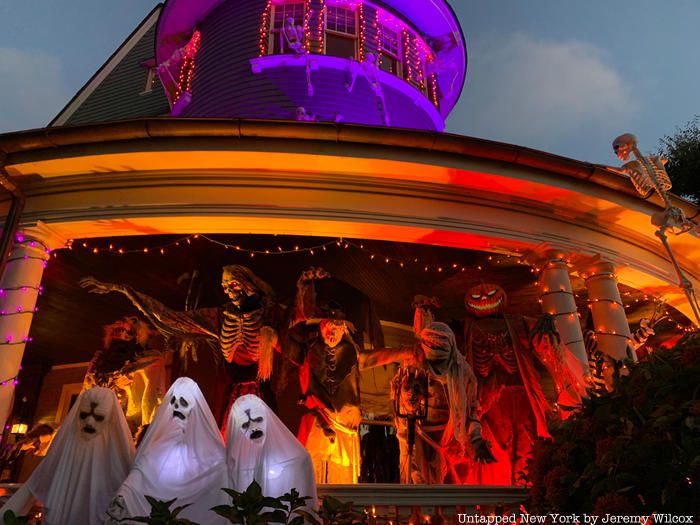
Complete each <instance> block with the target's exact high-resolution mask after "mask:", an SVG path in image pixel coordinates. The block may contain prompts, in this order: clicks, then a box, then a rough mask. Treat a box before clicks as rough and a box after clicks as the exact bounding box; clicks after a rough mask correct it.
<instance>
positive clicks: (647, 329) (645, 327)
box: [639, 317, 656, 337]
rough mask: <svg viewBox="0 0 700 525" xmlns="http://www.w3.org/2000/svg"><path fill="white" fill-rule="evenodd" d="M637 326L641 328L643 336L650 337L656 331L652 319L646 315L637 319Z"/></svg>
mask: <svg viewBox="0 0 700 525" xmlns="http://www.w3.org/2000/svg"><path fill="white" fill-rule="evenodd" d="M639 328H640V329H641V330H642V332H643V334H644V336H645V337H650V336H652V335H654V334H655V333H656V332H655V331H654V327H653V325H652V321H651V319H649V318H648V317H642V318H641V319H640V320H639Z"/></svg>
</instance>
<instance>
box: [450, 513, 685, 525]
mask: <svg viewBox="0 0 700 525" xmlns="http://www.w3.org/2000/svg"><path fill="white" fill-rule="evenodd" d="M457 517H458V519H459V523H466V524H471V523H474V524H488V525H503V524H509V523H535V524H537V523H543V524H544V523H556V524H560V523H561V524H566V523H570V524H572V525H574V524H576V525H581V524H590V525H597V524H605V525H607V524H611V523H613V524H617V523H630V524H637V523H638V524H641V525H652V524H675V523H693V516H683V515H675V514H651V515H646V516H644V515H620V516H618V515H614V514H605V515H604V516H595V515H592V514H556V513H550V514H506V515H504V516H484V515H481V514H457Z"/></svg>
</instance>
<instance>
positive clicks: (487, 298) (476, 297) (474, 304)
mask: <svg viewBox="0 0 700 525" xmlns="http://www.w3.org/2000/svg"><path fill="white" fill-rule="evenodd" d="M505 306H506V292H505V291H504V290H503V288H501V287H500V286H498V285H497V284H487V283H482V284H478V285H476V286H474V287H472V288H470V289H469V290H468V291H467V295H466V296H465V297H464V307H465V308H466V309H467V311H468V312H469V313H471V314H472V315H474V316H476V317H487V316H489V315H495V314H497V313H500V312H502V311H503V309H504V308H505Z"/></svg>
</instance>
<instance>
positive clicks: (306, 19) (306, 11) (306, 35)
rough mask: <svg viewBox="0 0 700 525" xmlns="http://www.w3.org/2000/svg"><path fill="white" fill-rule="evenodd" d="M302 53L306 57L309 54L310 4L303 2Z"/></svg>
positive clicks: (306, 0) (307, 1)
mask: <svg viewBox="0 0 700 525" xmlns="http://www.w3.org/2000/svg"><path fill="white" fill-rule="evenodd" d="M302 30H303V31H304V51H306V54H307V55H308V54H309V53H310V52H311V2H310V1H309V0H304V24H303V27H302Z"/></svg>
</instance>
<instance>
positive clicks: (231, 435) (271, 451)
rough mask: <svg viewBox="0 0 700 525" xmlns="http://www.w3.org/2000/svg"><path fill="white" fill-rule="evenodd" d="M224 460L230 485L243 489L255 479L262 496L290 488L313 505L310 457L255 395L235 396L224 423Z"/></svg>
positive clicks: (307, 503) (314, 492) (275, 496)
mask: <svg viewBox="0 0 700 525" xmlns="http://www.w3.org/2000/svg"><path fill="white" fill-rule="evenodd" d="M226 462H227V464H228V472H229V478H230V480H231V487H232V488H233V489H234V490H237V491H239V492H245V490H246V489H247V488H248V486H249V485H250V484H251V483H252V482H253V480H255V481H257V482H258V484H259V485H260V487H261V489H262V493H263V495H264V496H268V497H271V498H278V497H280V496H283V495H284V494H285V493H287V492H291V490H292V489H296V490H297V492H298V493H299V495H300V496H301V497H308V498H309V499H308V500H306V505H305V510H306V511H307V512H310V511H312V509H315V508H317V498H316V480H315V478H314V469H313V464H312V463H311V457H310V456H309V453H308V452H307V451H306V449H305V448H304V446H303V445H302V444H301V443H299V441H298V440H297V438H296V437H294V434H292V433H291V432H290V431H289V429H288V428H287V427H286V426H285V425H284V423H282V421H280V419H279V418H278V417H277V416H276V415H275V414H274V412H272V410H270V407H268V406H267V405H266V404H265V402H264V401H263V400H262V399H260V398H259V397H257V396H254V395H246V396H243V397H239V398H238V399H237V400H236V402H235V403H234V404H233V406H232V407H231V412H230V413H229V416H228V424H227V425H226Z"/></svg>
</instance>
